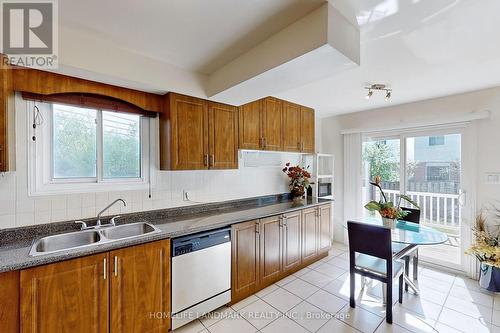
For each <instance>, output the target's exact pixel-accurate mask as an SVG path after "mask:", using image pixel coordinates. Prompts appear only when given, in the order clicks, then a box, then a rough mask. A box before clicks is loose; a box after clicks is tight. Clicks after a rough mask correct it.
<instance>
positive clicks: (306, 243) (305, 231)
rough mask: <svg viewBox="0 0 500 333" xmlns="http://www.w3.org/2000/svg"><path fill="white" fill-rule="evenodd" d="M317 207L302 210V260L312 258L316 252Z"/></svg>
mask: <svg viewBox="0 0 500 333" xmlns="http://www.w3.org/2000/svg"><path fill="white" fill-rule="evenodd" d="M318 233H319V228H318V208H317V207H314V208H308V209H304V210H303V211H302V261H305V262H307V261H308V260H313V259H314V258H315V257H316V256H317V254H318Z"/></svg>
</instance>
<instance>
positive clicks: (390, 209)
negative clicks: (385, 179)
mask: <svg viewBox="0 0 500 333" xmlns="http://www.w3.org/2000/svg"><path fill="white" fill-rule="evenodd" d="M381 181H382V179H381V178H380V176H376V177H375V179H374V181H373V182H370V184H371V185H373V186H375V187H376V188H378V189H379V191H380V195H381V198H380V200H379V201H374V200H372V201H370V202H368V203H367V204H366V205H365V208H366V209H368V210H369V211H371V212H374V211H377V212H379V214H380V216H382V220H383V223H384V225H385V226H388V227H391V228H392V227H393V225H394V220H397V219H402V218H404V217H405V216H406V215H408V214H409V212H408V211H405V210H403V209H401V200H404V201H407V202H409V203H410V204H412V205H413V206H415V207H417V208H420V207H419V206H418V204H417V203H416V202H415V201H413V200H412V199H411V198H410V197H408V196H406V195H404V194H400V195H399V199H398V202H397V204H395V203H394V202H392V201H388V200H387V195H386V194H385V193H384V190H383V189H382V186H380V183H381Z"/></svg>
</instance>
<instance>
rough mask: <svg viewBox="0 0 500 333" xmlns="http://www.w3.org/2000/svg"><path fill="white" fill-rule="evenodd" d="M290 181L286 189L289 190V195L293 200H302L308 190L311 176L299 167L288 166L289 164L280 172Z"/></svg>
mask: <svg viewBox="0 0 500 333" xmlns="http://www.w3.org/2000/svg"><path fill="white" fill-rule="evenodd" d="M282 171H283V172H284V173H285V174H286V175H287V176H288V178H289V179H290V184H289V185H288V188H289V189H290V194H291V195H292V198H293V199H294V200H297V199H302V198H304V196H305V193H306V190H307V189H308V188H309V186H311V185H310V182H309V178H311V174H310V173H309V172H308V171H306V170H305V169H302V168H301V167H300V166H298V165H296V166H290V162H288V163H287V164H285V167H284V168H283V170H282Z"/></svg>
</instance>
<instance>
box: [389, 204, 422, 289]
mask: <svg viewBox="0 0 500 333" xmlns="http://www.w3.org/2000/svg"><path fill="white" fill-rule="evenodd" d="M401 209H402V210H405V211H407V212H410V213H409V214H408V215H406V216H405V217H404V218H402V219H401V220H402V221H406V222H412V223H417V224H420V209H415V208H407V207H401ZM402 247H404V246H403V245H402V244H398V245H395V244H393V252H394V253H397V252H399V251H401V250H402ZM410 259H412V264H413V280H417V279H418V247H416V248H415V250H413V251H412V252H410V253H408V254H407V255H406V256H404V257H403V260H404V261H405V274H406V276H409V274H410ZM405 290H406V291H408V285H405Z"/></svg>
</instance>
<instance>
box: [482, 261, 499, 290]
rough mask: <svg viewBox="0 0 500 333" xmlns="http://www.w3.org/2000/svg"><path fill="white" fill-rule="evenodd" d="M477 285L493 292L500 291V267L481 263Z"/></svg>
mask: <svg viewBox="0 0 500 333" xmlns="http://www.w3.org/2000/svg"><path fill="white" fill-rule="evenodd" d="M479 286H480V287H481V288H484V289H486V290H488V291H492V292H494V293H498V292H500V268H498V267H495V266H491V265H488V264H485V263H481V268H480V271H479Z"/></svg>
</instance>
